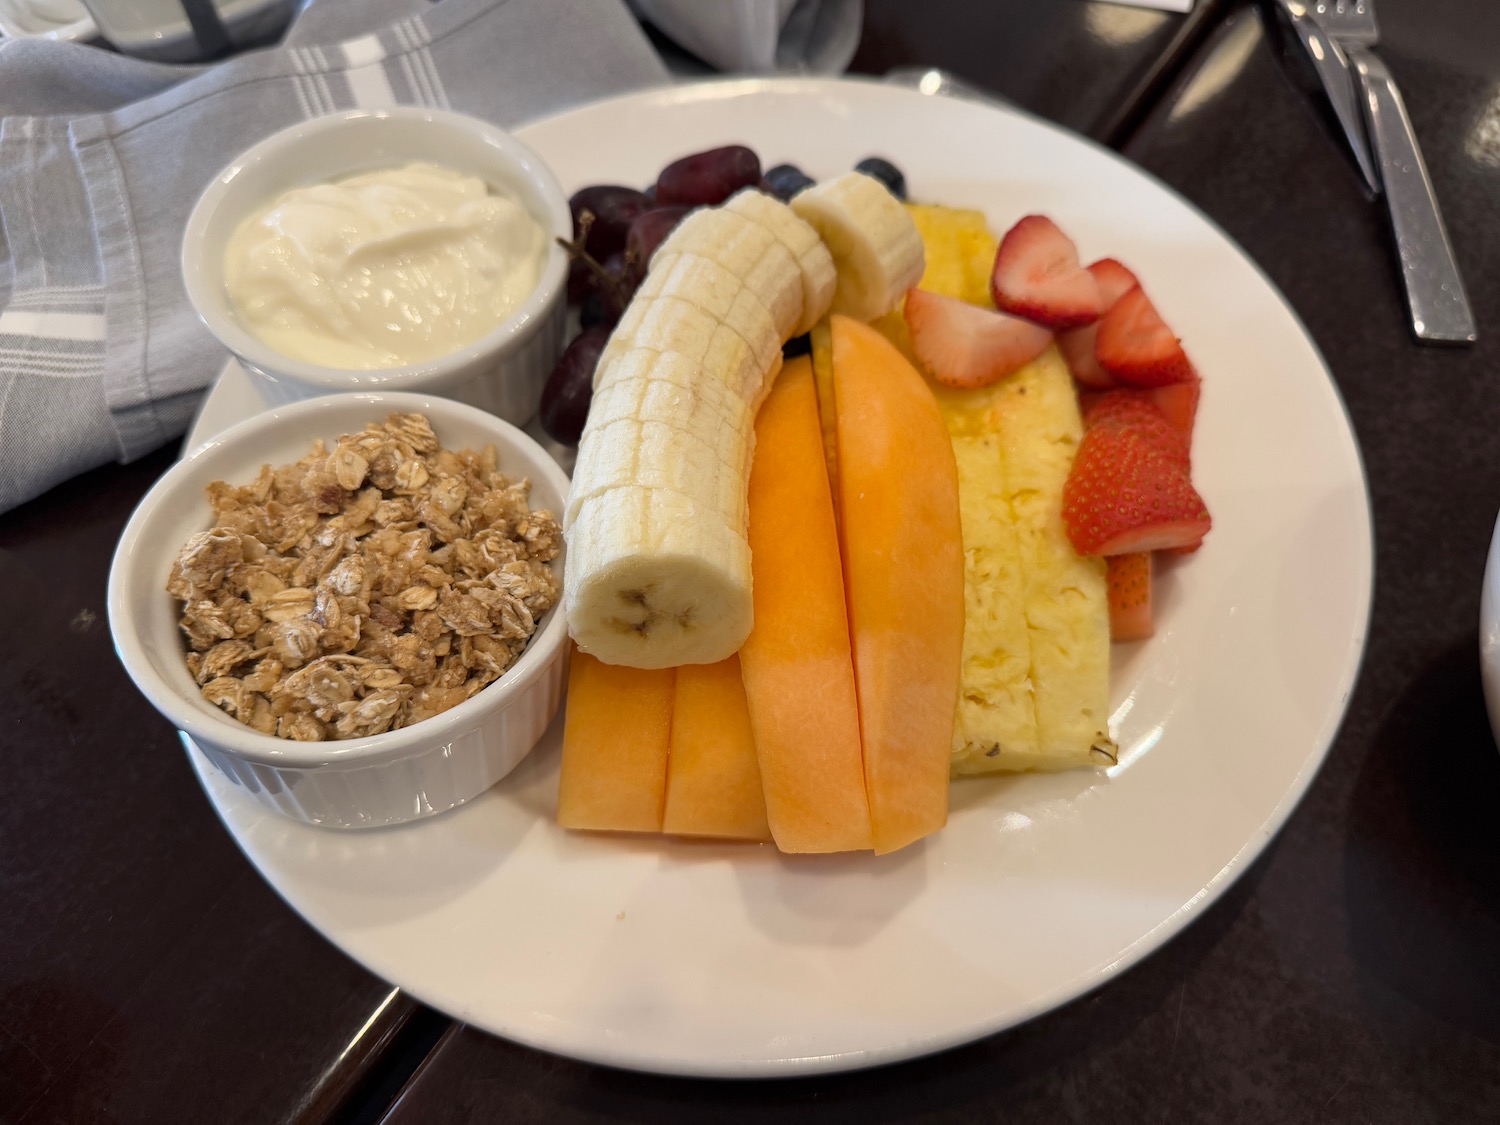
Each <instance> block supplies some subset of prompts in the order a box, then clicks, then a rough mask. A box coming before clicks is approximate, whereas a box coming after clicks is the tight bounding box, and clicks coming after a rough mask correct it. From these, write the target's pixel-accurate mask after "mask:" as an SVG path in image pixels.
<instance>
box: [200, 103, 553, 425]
mask: <svg viewBox="0 0 1500 1125" xmlns="http://www.w3.org/2000/svg"><path fill="white" fill-rule="evenodd" d="M413 161H427V162H429V163H433V164H439V165H443V166H446V167H449V168H455V169H457V170H458V171H460V172H466V173H468V174H470V175H474V176H478V177H479V178H480V179H482V180H484V181H485V182H486V183H488V184H489V185H490V186H491V187H494V188H499V189H500V190H502V191H504V192H506V193H507V194H509V195H510V196H511V197H512V198H514V199H516V200H517V201H518V202H519V203H520V204H521V205H522V206H524V207H525V208H526V210H527V211H529V212H530V213H531V216H532V217H533V218H534V219H536V221H537V223H538V224H539V225H540V226H541V228H542V230H543V231H544V232H545V233H546V235H547V243H548V245H547V258H546V261H545V262H544V263H543V266H542V273H541V278H540V280H538V282H537V286H536V288H535V289H534V290H533V291H532V293H531V296H530V297H529V298H528V299H527V300H526V301H525V302H524V303H523V304H522V305H521V307H520V308H519V309H517V310H516V311H515V313H514V314H512V315H511V316H510V318H509V319H507V320H506V321H504V322H503V323H501V324H499V325H497V326H496V327H495V329H494V330H493V331H492V332H490V333H488V334H487V335H485V336H483V337H481V338H480V339H478V340H476V341H475V342H474V343H472V344H469V345H467V346H465V347H462V348H459V349H458V350H457V351H454V352H451V353H449V354H448V355H445V356H440V357H438V358H437V359H432V360H427V361H424V362H422V363H414V364H409V365H407V366H405V367H391V368H385V369H382V370H377V371H349V370H344V369H342V368H337V367H324V366H322V365H320V364H316V363H308V362H306V361H303V360H299V359H293V358H292V357H290V356H286V355H282V354H281V353H280V352H278V351H276V349H274V348H272V347H270V346H269V345H268V344H265V343H263V342H262V341H260V340H259V339H257V338H256V337H255V336H254V335H252V334H251V333H250V332H249V331H248V330H247V329H246V328H245V326H244V325H243V324H242V323H241V322H240V319H239V317H238V315H237V314H236V313H235V310H234V305H233V302H231V300H230V299H229V293H228V291H227V289H226V286H225V282H224V252H225V247H226V246H227V245H228V242H229V238H230V236H231V235H232V234H233V233H234V232H235V230H236V229H237V228H238V227H239V225H240V223H241V222H243V221H244V220H245V219H247V218H249V217H250V216H251V215H253V214H255V213H256V212H258V211H259V210H260V209H261V208H263V207H265V206H266V205H267V204H268V203H270V202H271V200H272V199H274V198H275V197H276V196H278V195H280V194H281V193H282V192H285V191H288V190H290V189H291V188H295V187H303V186H306V185H308V184H317V183H326V182H327V181H329V180H336V179H340V178H342V177H345V176H351V175H354V174H356V173H359V172H369V171H373V170H376V169H379V168H389V167H392V166H395V165H400V164H407V163H411V162H413ZM572 233H573V220H572V215H571V213H570V212H569V210H568V200H567V196H565V195H564V194H563V190H562V187H561V186H560V185H559V184H558V182H557V178H556V177H555V176H554V175H553V174H552V172H551V170H550V169H549V168H548V167H547V166H546V165H545V164H544V163H542V160H541V158H540V157H539V156H537V155H536V153H534V152H532V151H531V149H529V148H527V147H526V146H525V145H524V144H522V143H521V142H520V141H518V140H516V139H515V138H514V137H512V136H511V135H510V134H509V133H506V132H504V131H503V130H501V129H497V128H496V127H495V126H493V125H490V124H489V123H488V122H485V121H480V120H479V119H477V118H474V117H468V116H466V115H464V114H461V113H453V112H451V111H448V110H440V109H423V108H418V107H413V106H396V107H392V108H390V109H379V110H365V109H354V110H348V111H347V112H344V113H335V114H330V115H328V116H326V117H315V118H313V119H312V120H310V121H303V122H300V123H298V124H296V125H293V126H291V127H289V128H287V129H283V130H282V131H281V132H279V133H273V134H272V135H271V136H269V137H267V138H266V139H265V140H263V141H261V142H260V143H259V144H256V145H254V146H253V147H251V148H249V149H247V150H246V151H245V152H244V153H243V154H241V155H240V156H238V157H236V158H235V159H234V160H233V161H231V162H230V164H229V165H228V166H227V167H226V168H225V169H224V170H223V171H222V172H220V173H219V174H218V175H217V176H215V177H214V179H213V181H212V182H211V183H210V184H209V185H208V187H207V188H205V189H204V191H203V194H202V196H200V197H199V199H198V202H197V204H196V205H195V206H194V208H193V210H192V213H191V214H190V215H189V216H188V222H187V228H186V230H185V232H184V233H183V238H182V279H183V285H184V286H185V287H186V289H187V295H188V299H189V300H190V301H191V302H192V305H193V308H194V310H195V311H196V312H197V314H198V318H199V319H200V320H202V321H203V323H204V324H205V325H206V326H207V327H208V330H209V331H210V332H212V333H213V334H214V335H215V336H216V337H217V338H218V340H219V342H220V343H221V344H223V345H224V346H225V347H226V348H228V349H229V350H230V351H231V352H233V353H234V355H235V358H237V359H238V360H239V361H240V364H241V366H243V367H244V368H245V370H246V371H247V372H248V373H249V374H250V377H251V379H252V380H253V381H254V382H255V384H256V386H257V388H258V389H259V390H260V392H261V394H262V396H263V397H264V398H265V399H266V401H267V402H268V403H285V402H294V401H296V400H298V399H304V398H312V397H315V396H317V395H325V394H330V393H332V392H335V391H417V392H421V393H425V394H440V395H443V396H444V397H447V398H453V399H458V400H459V401H461V402H467V403H470V404H471V405H474V406H479V407H482V408H484V409H485V410H488V411H489V412H490V413H491V414H496V415H499V416H500V417H501V418H504V419H505V420H506V421H509V422H514V423H515V424H516V425H518V426H521V425H525V423H526V422H527V421H528V420H529V419H530V418H531V417H532V415H534V414H535V413H536V410H537V404H538V401H539V399H540V398H541V393H542V384H543V383H544V382H546V380H547V375H548V374H549V373H550V372H551V370H552V367H553V364H554V363H556V361H557V356H558V352H559V351H560V350H561V347H562V336H563V329H564V327H565V320H566V317H567V301H566V290H567V275H568V255H567V252H566V251H564V250H563V249H562V247H560V246H559V245H557V243H556V241H555V239H554V236H561V237H563V238H571V237H572Z"/></svg>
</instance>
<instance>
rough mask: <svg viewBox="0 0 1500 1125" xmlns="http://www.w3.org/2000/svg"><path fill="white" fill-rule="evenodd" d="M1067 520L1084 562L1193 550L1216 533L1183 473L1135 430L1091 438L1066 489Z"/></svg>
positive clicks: (1106, 428)
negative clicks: (1100, 557)
mask: <svg viewBox="0 0 1500 1125" xmlns="http://www.w3.org/2000/svg"><path fill="white" fill-rule="evenodd" d="M1062 515H1063V523H1064V524H1065V525H1066V527H1067V531H1068V539H1069V540H1070V541H1071V542H1072V544H1073V549H1074V550H1076V551H1077V552H1078V553H1079V554H1080V555H1125V554H1131V553H1132V552H1135V551H1157V550H1163V549H1166V548H1171V547H1186V546H1189V545H1191V544H1194V543H1197V542H1198V541H1199V540H1201V539H1202V538H1203V536H1204V535H1205V534H1207V532H1208V529H1209V528H1210V527H1211V526H1212V521H1211V520H1210V519H1209V515H1208V509H1207V508H1206V507H1204V504H1203V498H1202V497H1201V496H1199V495H1198V492H1197V490H1196V489H1194V488H1193V485H1192V482H1191V481H1189V480H1188V475H1187V472H1186V471H1185V470H1184V469H1183V467H1182V465H1181V464H1179V463H1177V462H1175V461H1174V460H1173V459H1172V458H1171V457H1168V456H1167V455H1165V454H1164V453H1163V452H1162V451H1161V450H1160V449H1158V448H1157V447H1156V445H1154V444H1153V442H1152V440H1151V438H1149V437H1148V436H1146V435H1145V434H1143V433H1142V432H1140V431H1139V430H1138V429H1137V428H1136V427H1133V426H1129V425H1105V424H1099V423H1096V424H1095V425H1094V426H1093V428H1091V429H1089V430H1087V431H1085V433H1084V435H1083V440H1082V441H1081V442H1079V444H1078V453H1077V455H1076V456H1075V457H1074V459H1073V468H1072V471H1071V472H1069V474H1068V479H1067V481H1066V483H1065V484H1064V485H1063V510H1062Z"/></svg>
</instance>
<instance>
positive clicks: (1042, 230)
mask: <svg viewBox="0 0 1500 1125" xmlns="http://www.w3.org/2000/svg"><path fill="white" fill-rule="evenodd" d="M990 295H991V296H992V297H994V299H995V307H996V308H997V309H999V310H1000V311H1001V312H1007V313H1011V314H1013V315H1015V316H1021V317H1025V318H1026V319H1027V320H1030V321H1033V322H1035V323H1036V324H1042V325H1045V326H1046V327H1048V328H1056V329H1066V328H1078V327H1079V326H1081V325H1084V324H1092V323H1094V321H1096V320H1098V319H1099V314H1100V313H1102V312H1103V311H1104V299H1103V297H1101V296H1100V293H1099V283H1098V282H1097V281H1095V280H1094V277H1093V275H1092V274H1090V273H1089V272H1088V270H1086V269H1084V268H1083V267H1082V266H1080V265H1079V264H1078V248H1077V247H1076V246H1074V245H1073V241H1072V239H1070V238H1069V237H1068V236H1067V235H1065V234H1063V232H1062V231H1061V230H1059V229H1058V227H1057V224H1056V223H1054V222H1053V221H1052V220H1051V219H1049V218H1047V217H1046V216H1045V215H1027V216H1026V217H1025V218H1024V219H1022V220H1021V221H1020V222H1019V223H1017V224H1016V225H1015V226H1013V227H1011V228H1010V230H1008V231H1006V232H1005V237H1004V238H1002V239H1001V240H1000V248H999V249H998V250H997V251H996V252H995V268H994V270H993V271H992V272H991V274H990Z"/></svg>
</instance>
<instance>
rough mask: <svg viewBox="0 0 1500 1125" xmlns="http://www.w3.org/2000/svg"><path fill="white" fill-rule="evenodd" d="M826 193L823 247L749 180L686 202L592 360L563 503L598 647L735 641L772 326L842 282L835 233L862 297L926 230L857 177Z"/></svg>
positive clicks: (646, 655)
mask: <svg viewBox="0 0 1500 1125" xmlns="http://www.w3.org/2000/svg"><path fill="white" fill-rule="evenodd" d="M860 179H864V177H860ZM835 182H836V183H837V182H838V181H835ZM871 182H872V183H873V181H871ZM876 186H877V188H878V189H879V190H880V191H881V192H882V193H884V188H879V186H878V185H876ZM750 194H753V195H754V196H755V198H753V199H752V198H750V197H749V195H750ZM799 198H800V197H799ZM887 198H889V197H887ZM890 202H892V204H893V205H894V206H895V209H896V215H897V217H898V218H899V219H900V220H901V221H902V222H904V223H905V224H906V227H907V228H909V229H910V231H911V234H912V237H913V238H916V236H915V231H914V228H912V226H911V220H910V219H909V218H907V217H906V213H905V211H904V210H903V209H902V208H901V206H900V205H899V204H895V203H894V201H890ZM820 206H821V207H822V210H819V209H818V208H816V207H815V208H814V211H816V212H817V213H819V214H822V213H823V212H824V211H828V212H830V213H832V214H834V215H835V216H837V220H836V221H834V220H829V221H828V224H827V225H828V229H829V230H832V231H834V232H835V238H836V241H835V243H834V244H833V249H834V250H835V254H833V255H830V253H829V248H828V247H825V246H824V245H823V239H820V238H819V232H818V231H816V230H814V229H813V227H811V226H809V225H808V224H807V223H805V222H803V221H802V220H801V219H799V218H798V217H797V216H796V215H794V214H793V213H792V211H791V210H790V209H788V208H787V207H786V206H785V205H783V204H781V203H779V202H777V201H776V200H774V199H771V198H770V197H768V196H763V195H761V194H760V193H758V192H757V193H742V195H741V196H736V197H735V199H734V200H732V201H731V202H730V204H729V205H727V206H725V207H716V208H706V209H703V210H699V211H695V212H693V213H692V214H691V215H689V216H687V218H686V219H684V220H683V221H682V222H681V223H680V224H679V225H678V226H677V229H676V230H674V231H673V232H672V233H671V234H670V235H669V236H668V237H667V239H666V240H665V241H664V242H663V243H662V245H661V246H660V247H659V248H658V249H657V252H656V254H655V255H653V257H652V261H651V269H650V271H649V272H648V273H647V275H646V278H645V280H644V281H643V282H642V284H641V286H640V288H639V289H638V290H637V292H636V295H635V297H634V299H633V300H632V301H631V302H630V305H629V307H628V308H627V309H626V310H625V314H624V316H622V317H621V318H620V322H619V324H617V325H616V327H615V331H614V332H613V333H612V335H611V336H610V340H609V343H608V344H607V345H606V346H605V349H604V352H603V354H602V355H601V356H600V358H599V363H598V366H597V367H596V369H595V371H594V398H593V402H592V403H591V405H590V408H589V417H588V423H587V425H586V426H585V427H584V432H583V438H582V440H581V441H580V442H579V445H578V457H577V460H576V463H575V465H574V470H573V487H572V490H571V492H570V494H569V497H568V503H567V507H566V509H565V510H564V514H563V530H564V533H565V534H566V536H567V540H568V555H567V563H566V573H565V576H564V583H563V605H564V611H565V613H566V615H567V619H568V631H569V632H570V633H571V634H572V636H573V639H574V640H575V641H576V642H577V644H578V646H579V648H581V649H582V650H583V651H585V652H588V653H590V654H592V655H593V656H596V657H598V658H599V659H600V660H602V661H604V662H606V663H611V664H628V665H632V666H634V667H637V668H669V667H673V666H676V665H680V664H710V663H714V662H717V661H719V660H723V659H725V658H727V657H729V656H730V655H732V654H733V653H735V652H736V651H738V650H739V647H740V645H741V644H743V643H744V640H745V638H746V637H747V636H748V635H749V632H750V626H751V604H752V603H751V590H750V548H749V543H748V540H747V539H746V527H747V522H748V519H747V512H746V492H747V486H748V483H749V477H750V460H751V455H752V453H753V449H754V441H755V414H756V411H757V410H759V408H760V404H761V402H762V401H763V400H764V399H765V396H766V394H767V393H768V392H769V390H770V387H771V383H772V381H773V380H774V379H775V377H776V374H777V372H778V371H779V370H780V369H781V345H782V342H783V341H784V340H785V339H787V338H788V337H789V336H791V335H793V334H794V333H798V332H803V331H806V330H807V329H808V328H809V327H810V326H811V325H812V324H813V323H815V322H816V321H818V320H820V319H821V318H822V317H823V315H824V313H826V312H827V310H828V305H829V302H830V301H831V300H833V299H834V297H835V295H836V292H838V291H841V290H842V289H843V288H844V287H845V282H846V279H845V277H844V275H843V272H842V271H835V269H834V262H835V259H836V258H838V257H840V253H841V252H840V248H841V247H842V248H844V249H843V251H842V256H843V257H845V258H848V259H849V260H850V261H851V262H852V263H853V265H852V266H851V267H850V277H851V278H854V279H857V284H855V283H854V282H852V281H851V282H850V285H851V286H853V289H854V290H856V291H858V292H859V293H862V294H864V295H865V298H866V300H867V301H873V300H874V299H875V297H874V296H873V294H875V293H876V292H877V290H878V291H879V294H880V299H882V300H884V299H886V298H887V297H890V296H891V295H892V294H894V296H895V297H897V298H899V297H900V296H901V294H903V293H904V292H905V290H906V287H907V286H908V285H909V284H911V282H912V281H914V280H915V277H918V276H920V275H921V272H922V270H921V240H920V239H919V238H917V239H916V255H915V266H914V267H913V264H912V262H911V261H910V260H909V259H910V257H911V255H910V254H909V253H908V251H909V247H908V246H907V245H906V243H905V242H903V240H902V239H901V237H900V236H901V235H902V234H903V231H902V230H901V229H899V228H895V229H894V230H893V225H892V224H891V222H890V221H889V219H890V216H889V215H888V214H887V213H886V212H885V211H883V210H881V209H880V208H879V207H876V206H873V205H871V204H869V202H868V200H866V199H865V198H864V196H863V195H862V194H861V193H860V192H859V191H857V190H850V189H845V190H841V191H839V192H835V193H833V194H832V195H831V196H830V200H829V201H825V205H820ZM865 223H871V224H873V225H871V226H870V228H869V230H868V231H865V230H863V229H862V224H865ZM824 237H827V236H826V235H825V236H824ZM913 268H914V269H915V276H913V277H912V278H911V279H910V280H908V279H907V275H908V274H910V273H912V271H913ZM887 307H888V306H887ZM883 311H885V308H884V307H882V308H880V309H878V310H877V312H883Z"/></svg>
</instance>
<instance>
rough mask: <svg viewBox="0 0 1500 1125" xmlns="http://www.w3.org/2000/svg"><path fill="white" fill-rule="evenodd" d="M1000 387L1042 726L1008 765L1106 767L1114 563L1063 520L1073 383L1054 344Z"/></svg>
mask: <svg viewBox="0 0 1500 1125" xmlns="http://www.w3.org/2000/svg"><path fill="white" fill-rule="evenodd" d="M998 387H999V390H1000V393H999V395H998V396H997V402H996V410H995V412H994V415H993V416H994V418H995V420H996V423H997V432H998V434H999V437H1000V444H1001V447H1002V449H1003V455H1002V458H1003V467H1004V475H1005V490H1006V493H1007V495H1008V497H1009V499H1010V505H1011V515H1012V518H1013V519H1014V520H1015V524H1016V538H1017V547H1018V551H1019V555H1020V569H1021V573H1022V575H1023V578H1024V581H1025V588H1026V593H1025V603H1026V632H1027V636H1028V638H1029V640H1030V643H1031V684H1032V692H1033V696H1034V700H1035V706H1036V728H1037V742H1036V750H1035V754H1034V756H1031V755H1029V754H1028V753H1027V751H1026V750H1025V748H1024V747H1023V748H1021V749H1020V750H1019V751H1018V753H1017V754H1015V755H1013V756H1011V760H1010V761H1007V762H1002V763H1001V764H1000V767H999V768H1001V769H1070V768H1073V767H1075V766H1088V765H1099V764H1107V763H1109V762H1112V761H1114V757H1115V753H1114V751H1115V747H1114V742H1113V741H1112V740H1111V739H1110V737H1109V593H1108V588H1107V585H1106V582H1105V564H1104V560H1103V559H1100V558H1086V557H1084V556H1082V555H1079V554H1078V552H1077V551H1075V550H1074V549H1073V545H1072V544H1071V543H1070V542H1069V541H1068V534H1067V531H1066V529H1065V528H1064V526H1063V520H1062V490H1063V484H1064V482H1066V480H1067V479H1068V471H1069V469H1071V468H1072V465H1073V455H1074V454H1075V452H1076V451H1077V449H1078V442H1079V440H1080V439H1081V438H1082V437H1083V422H1082V420H1081V419H1080V418H1079V414H1078V396H1077V394H1076V393H1075V392H1074V390H1073V378H1072V376H1071V375H1070V374H1069V373H1068V368H1067V365H1066V364H1064V363H1063V361H1062V357H1061V356H1059V355H1058V353H1057V350H1056V349H1055V348H1050V349H1048V350H1047V352H1046V353H1044V354H1043V355H1042V356H1041V357H1040V358H1039V359H1037V360H1036V361H1035V362H1033V363H1030V364H1028V365H1027V366H1026V367H1024V368H1022V369H1021V370H1020V371H1018V372H1017V373H1016V374H1015V375H1013V376H1012V377H1011V378H1009V379H1007V380H1005V381H1003V382H1002V383H1000V384H998ZM1005 757H1006V755H1005V754H1004V753H1003V752H1002V753H1001V754H1000V755H999V756H998V758H999V759H1003V758H1005ZM997 760H998V759H997Z"/></svg>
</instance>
